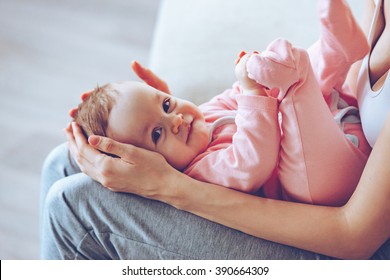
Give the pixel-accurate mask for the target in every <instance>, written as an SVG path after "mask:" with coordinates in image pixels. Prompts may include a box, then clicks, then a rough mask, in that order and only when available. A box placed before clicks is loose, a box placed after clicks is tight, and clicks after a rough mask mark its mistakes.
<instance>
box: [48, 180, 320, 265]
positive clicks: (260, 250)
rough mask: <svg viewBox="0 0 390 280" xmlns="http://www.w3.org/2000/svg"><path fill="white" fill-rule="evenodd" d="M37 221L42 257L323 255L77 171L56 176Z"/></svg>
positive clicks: (244, 257)
mask: <svg viewBox="0 0 390 280" xmlns="http://www.w3.org/2000/svg"><path fill="white" fill-rule="evenodd" d="M43 221H44V223H43V239H42V240H43V242H42V257H43V258H65V259H91V258H92V259H318V258H325V257H324V256H321V255H317V254H314V253H311V252H307V251H303V250H299V249H295V248H292V247H289V246H284V245H280V244H276V243H273V242H270V241H266V240H263V239H258V238H255V237H252V236H249V235H247V234H244V233H242V232H239V231H236V230H233V229H230V228H227V227H224V226H222V225H219V224H216V223H213V222H210V221H208V220H205V219H203V218H200V217H197V216H195V215H192V214H190V213H187V212H184V211H180V210H177V209H175V208H173V207H171V206H169V205H167V204H164V203H161V202H158V201H153V200H149V199H144V198H142V197H138V196H135V195H131V194H124V193H114V192H111V191H109V190H107V189H106V188H104V187H103V186H101V185H100V184H99V183H97V182H95V181H93V180H92V179H90V178H89V177H88V176H86V175H84V174H82V173H79V174H76V175H72V176H69V177H67V178H64V179H61V180H59V181H57V182H56V183H55V184H54V186H53V187H52V188H51V189H50V190H49V192H48V195H47V198H46V203H45V207H44V219H43Z"/></svg>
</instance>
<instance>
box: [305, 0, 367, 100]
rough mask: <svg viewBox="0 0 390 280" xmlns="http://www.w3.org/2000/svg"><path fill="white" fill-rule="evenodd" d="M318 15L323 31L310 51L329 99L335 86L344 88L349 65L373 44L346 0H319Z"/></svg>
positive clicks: (323, 92)
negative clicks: (369, 41)
mask: <svg viewBox="0 0 390 280" xmlns="http://www.w3.org/2000/svg"><path fill="white" fill-rule="evenodd" d="M318 16H319V18H320V24H321V26H320V28H321V35H320V38H319V40H318V41H317V42H316V43H314V45H313V46H311V47H310V48H309V49H308V52H309V56H310V61H311V64H312V67H313V70H314V74H315V76H316V78H317V81H318V83H319V85H320V88H321V91H322V94H323V95H324V97H325V99H328V97H329V96H330V93H331V91H332V89H333V88H335V89H336V90H337V91H339V92H341V91H342V86H343V84H344V82H345V79H346V76H347V73H348V71H349V68H350V66H351V65H352V64H353V63H354V62H356V61H358V60H360V59H362V58H363V57H364V56H365V55H366V54H367V52H368V51H369V49H370V48H369V44H368V42H367V39H366V37H365V35H364V32H363V31H362V29H361V28H360V26H359V24H358V23H357V22H356V20H355V18H354V16H353V14H352V11H351V9H350V8H349V6H348V4H347V3H346V2H345V1H344V0H320V1H319V2H318Z"/></svg>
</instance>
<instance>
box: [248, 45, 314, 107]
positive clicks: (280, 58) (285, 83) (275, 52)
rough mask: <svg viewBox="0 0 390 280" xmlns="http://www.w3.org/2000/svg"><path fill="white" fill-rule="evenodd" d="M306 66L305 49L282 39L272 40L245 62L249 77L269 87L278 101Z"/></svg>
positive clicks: (302, 74)
mask: <svg viewBox="0 0 390 280" xmlns="http://www.w3.org/2000/svg"><path fill="white" fill-rule="evenodd" d="M308 67H310V62H309V58H308V55H307V53H306V51H304V50H300V49H296V48H293V47H292V45H291V43H290V42H288V41H286V40H284V39H277V40H275V41H273V42H272V43H271V44H270V45H269V46H268V47H267V49H266V50H265V51H264V52H262V53H261V54H254V55H252V56H251V57H250V59H249V60H248V62H247V71H248V76H249V78H251V79H253V80H255V81H256V82H257V83H259V84H261V85H263V86H265V87H267V88H269V89H270V92H271V93H273V94H276V95H277V96H274V97H276V98H277V99H278V100H279V101H281V100H282V99H283V98H284V97H285V96H286V94H287V92H288V91H289V89H290V88H291V87H292V86H293V85H294V84H296V83H297V82H298V81H299V80H300V79H301V78H302V77H303V76H304V75H305V73H306V72H307V68H308ZM275 89H278V90H275Z"/></svg>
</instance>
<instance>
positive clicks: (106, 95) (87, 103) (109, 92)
mask: <svg viewBox="0 0 390 280" xmlns="http://www.w3.org/2000/svg"><path fill="white" fill-rule="evenodd" d="M113 94H115V90H114V88H113V86H112V85H111V84H106V85H104V86H101V87H100V86H97V87H96V88H95V89H94V90H93V91H92V92H91V93H90V94H89V96H88V97H87V98H86V99H85V100H84V101H83V102H82V103H80V104H79V106H78V107H77V113H76V115H75V116H74V118H73V120H74V121H75V122H77V123H78V124H79V125H80V127H81V129H82V131H83V133H84V135H85V136H86V137H87V138H88V137H89V136H90V135H100V136H107V135H106V130H107V125H108V117H109V115H110V112H111V109H112V107H113V105H114V102H115V100H114V98H113Z"/></svg>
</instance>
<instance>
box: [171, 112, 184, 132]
mask: <svg viewBox="0 0 390 280" xmlns="http://www.w3.org/2000/svg"><path fill="white" fill-rule="evenodd" d="M182 123H183V114H181V113H180V114H177V115H174V116H173V118H172V132H173V133H174V134H178V133H179V127H180V126H181V125H182Z"/></svg>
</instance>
